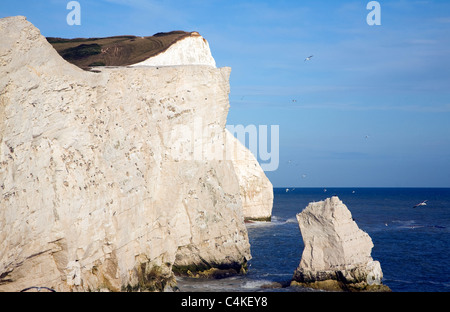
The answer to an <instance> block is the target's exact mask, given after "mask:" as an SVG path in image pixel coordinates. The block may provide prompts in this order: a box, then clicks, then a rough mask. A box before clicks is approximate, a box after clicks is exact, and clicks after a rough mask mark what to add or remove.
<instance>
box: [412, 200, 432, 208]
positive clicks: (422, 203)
mask: <svg viewBox="0 0 450 312" xmlns="http://www.w3.org/2000/svg"><path fill="white" fill-rule="evenodd" d="M427 201H428V200H424V201H423V202H421V203H420V204H417V205H415V206H414V207H413V208H417V207H419V206H426V205H427Z"/></svg>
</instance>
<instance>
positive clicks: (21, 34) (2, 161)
mask: <svg viewBox="0 0 450 312" xmlns="http://www.w3.org/2000/svg"><path fill="white" fill-rule="evenodd" d="M0 37H1V38H2V39H1V41H2V44H1V45H0V92H1V94H0V291H17V290H21V289H23V288H26V287H29V286H46V287H51V288H53V289H56V290H62V291H68V290H74V291H86V290H98V289H109V290H113V291H119V290H136V289H150V290H164V289H167V288H170V287H171V286H174V285H175V279H174V274H173V272H172V270H173V269H174V268H175V269H176V270H177V271H178V272H181V273H183V272H187V271H190V272H195V271H196V270H207V269H210V268H214V267H220V268H222V269H224V268H225V269H227V268H228V269H232V270H235V271H239V270H240V269H241V268H243V267H245V264H246V262H247V261H248V260H249V259H250V258H251V255H250V246H249V242H248V236H247V231H246V228H245V225H244V222H243V221H244V216H243V213H242V202H241V199H240V189H239V185H238V178H237V176H236V172H235V168H234V165H233V163H232V161H230V160H227V158H223V160H221V158H220V157H214V155H213V154H215V153H219V154H220V152H221V151H222V150H223V149H224V136H225V123H226V116H227V112H228V108H229V103H228V93H229V74H230V69H229V68H220V69H217V68H214V67H212V66H181V67H161V68H157V67H136V68H103V69H101V70H100V72H98V73H93V72H86V71H83V70H81V69H79V68H78V67H76V66H74V65H72V64H69V63H67V62H66V61H64V60H63V59H62V58H61V57H60V56H59V55H58V54H57V52H56V51H55V50H54V49H53V48H52V47H51V45H50V44H49V43H48V42H47V41H46V39H45V38H44V37H43V36H41V34H40V32H39V30H38V29H36V28H35V27H34V26H33V25H32V24H31V23H29V22H27V21H26V19H25V18H24V17H10V18H4V19H1V20H0Z"/></svg>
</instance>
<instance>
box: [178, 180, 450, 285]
mask: <svg viewBox="0 0 450 312" xmlns="http://www.w3.org/2000/svg"><path fill="white" fill-rule="evenodd" d="M274 195H275V198H274V206H273V211H272V216H273V217H272V222H269V223H267V222H255V223H247V224H246V225H247V228H248V235H249V239H250V244H251V254H252V257H253V258H252V260H250V261H249V270H248V273H247V274H246V275H245V276H235V277H230V278H225V279H221V280H195V279H189V278H178V283H179V287H180V290H181V291H190V292H195V291H203V292H204V291H206V292H233V291H246V292H253V291H255V292H259V291H277V292H284V291H286V292H293V291H295V292H302V291H312V290H310V289H307V288H299V287H283V288H269V289H268V288H265V286H264V285H267V284H270V283H273V282H279V283H283V282H286V281H289V280H290V279H291V278H292V275H293V273H294V270H295V269H296V268H297V266H298V264H299V262H300V259H301V254H302V251H303V241H302V237H301V233H300V230H299V227H298V223H297V219H296V214H297V213H299V212H301V211H302V210H303V209H304V208H305V207H306V206H307V205H308V203H310V202H312V201H320V200H323V199H325V198H327V197H331V196H333V195H337V196H339V198H340V199H341V200H342V201H343V202H344V204H345V205H346V206H347V207H348V209H349V210H350V211H351V213H352V216H353V218H354V219H355V222H356V223H357V224H358V226H359V228H360V229H362V230H364V231H365V232H367V233H368V234H369V236H370V237H371V238H372V241H373V244H374V248H373V249H372V258H373V259H374V260H378V261H379V262H380V264H381V268H382V270H383V275H384V279H383V283H384V284H386V285H387V286H389V287H390V288H391V289H392V291H394V292H448V291H450V188H326V189H324V188H288V189H286V188H275V189H274ZM424 200H427V202H426V203H427V205H426V206H419V207H417V208H413V207H414V205H416V204H418V203H420V202H422V201H424Z"/></svg>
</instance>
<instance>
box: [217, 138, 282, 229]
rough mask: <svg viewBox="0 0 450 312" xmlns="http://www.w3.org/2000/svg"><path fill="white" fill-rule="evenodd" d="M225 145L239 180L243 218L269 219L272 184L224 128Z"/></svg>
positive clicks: (247, 151)
mask: <svg viewBox="0 0 450 312" xmlns="http://www.w3.org/2000/svg"><path fill="white" fill-rule="evenodd" d="M225 136H226V147H227V149H228V154H229V155H230V157H231V160H232V162H233V166H234V168H235V170H236V174H237V177H238V181H239V189H240V194H241V200H242V209H243V212H244V218H245V220H247V221H270V220H271V218H272V207H273V198H274V195H273V186H272V183H271V182H270V180H269V179H268V178H267V176H266V175H265V174H264V171H263V170H262V168H261V166H260V165H259V163H258V161H257V160H256V158H255V156H254V155H253V154H252V153H251V152H250V150H248V149H247V148H246V147H245V146H244V145H242V144H241V142H240V141H239V140H238V139H236V138H235V137H234V136H233V135H232V134H231V133H230V132H229V131H228V130H226V134H225Z"/></svg>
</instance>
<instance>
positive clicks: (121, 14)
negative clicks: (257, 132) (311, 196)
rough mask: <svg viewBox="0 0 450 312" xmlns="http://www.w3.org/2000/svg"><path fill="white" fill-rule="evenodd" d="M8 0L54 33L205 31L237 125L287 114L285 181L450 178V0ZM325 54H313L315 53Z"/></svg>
mask: <svg viewBox="0 0 450 312" xmlns="http://www.w3.org/2000/svg"><path fill="white" fill-rule="evenodd" d="M68 2H69V1H65V0H49V1H30V0H22V1H2V2H1V3H0V17H5V16H11V15H25V16H26V17H27V18H28V20H29V21H31V22H32V23H33V24H34V25H36V26H37V27H38V28H39V29H40V30H41V33H42V34H43V35H45V36H55V37H56V36H57V37H67V38H75V37H98V36H113V35H142V36H144V35H145V36H146V35H152V34H154V33H157V32H161V31H171V30H186V31H194V30H196V31H199V32H200V34H202V35H203V36H204V37H205V38H206V39H207V40H208V41H209V43H210V46H211V50H212V54H213V56H214V58H215V59H216V62H217V65H218V66H230V67H231V68H232V73H231V81H230V83H231V94H230V105H231V107H230V113H229V116H228V124H232V125H238V124H241V125H250V124H253V125H269V126H270V125H279V127H280V151H279V155H280V165H279V168H278V169H277V170H276V171H271V172H267V173H266V174H267V176H268V177H269V179H270V180H271V181H272V183H273V184H274V186H276V187H284V186H295V187H332V186H337V187H450V1H446V0H429V1H414V0H409V1H407V0H390V1H379V3H380V5H381V25H380V26H369V25H368V24H367V22H366V16H367V14H368V13H369V12H370V11H369V10H367V9H366V5H367V3H368V2H369V1H352V0H342V1H336V0H332V1H326V0H314V1H312V0H309V1H301V0H285V1H273V0H272V1H268V0H258V1H256V0H255V1H250V0H242V1H240V0H233V1H232V0H227V1H222V0H203V1H201V0H195V1H190V0H184V1H175V0H161V1H156V0H150V1H146V0H97V1H94V0H79V3H80V4H81V25H80V26H69V25H67V23H66V16H67V14H68V13H69V11H68V10H67V9H66V5H67V3H68ZM309 55H314V57H313V58H312V59H311V61H308V62H304V58H305V57H306V56H309Z"/></svg>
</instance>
